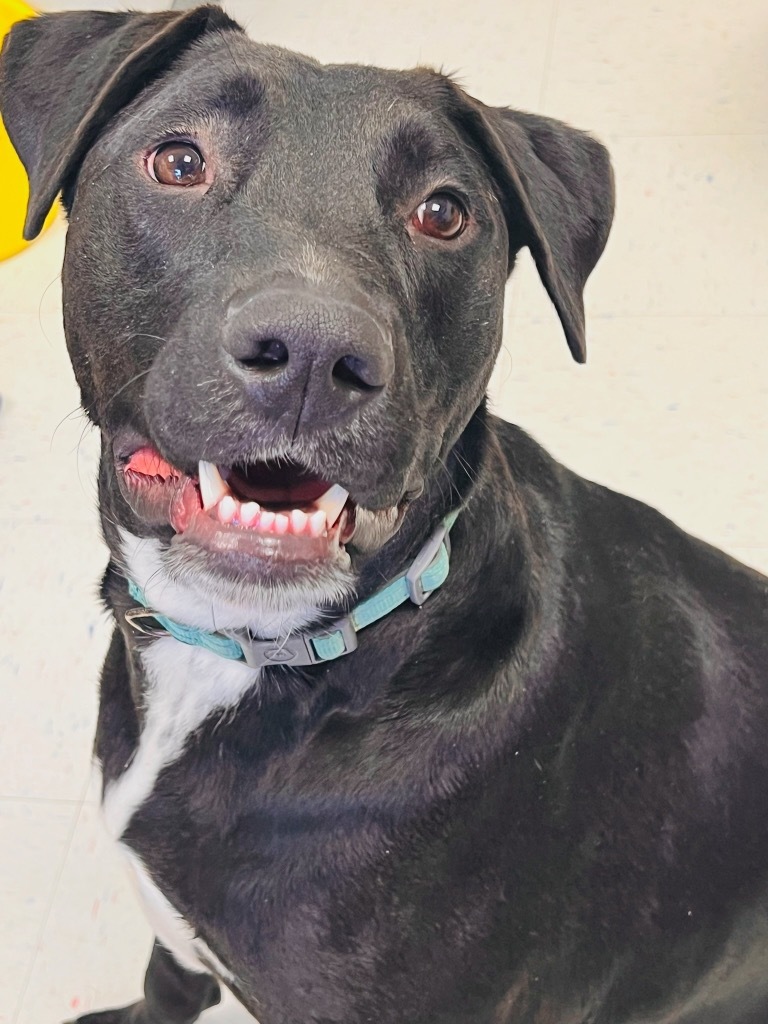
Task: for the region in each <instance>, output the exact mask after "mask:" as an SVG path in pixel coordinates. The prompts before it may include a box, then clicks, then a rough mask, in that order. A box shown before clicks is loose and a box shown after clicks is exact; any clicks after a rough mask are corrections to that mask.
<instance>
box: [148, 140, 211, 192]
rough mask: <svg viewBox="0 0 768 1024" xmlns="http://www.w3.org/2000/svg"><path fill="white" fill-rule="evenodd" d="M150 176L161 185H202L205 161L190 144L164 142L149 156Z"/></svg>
mask: <svg viewBox="0 0 768 1024" xmlns="http://www.w3.org/2000/svg"><path fill="white" fill-rule="evenodd" d="M147 166H148V167H149V171H150V174H151V175H152V177H153V178H154V179H155V181H159V182H160V184H161V185H182V186H184V187H186V186H187V185H202V184H203V183H204V182H205V160H204V159H203V154H202V153H201V152H200V150H199V149H198V148H197V147H196V146H193V145H192V143H190V142H166V143H164V144H163V145H162V146H158V147H157V149H156V150H155V151H154V153H153V154H152V155H151V156H150V158H149V161H148V164H147Z"/></svg>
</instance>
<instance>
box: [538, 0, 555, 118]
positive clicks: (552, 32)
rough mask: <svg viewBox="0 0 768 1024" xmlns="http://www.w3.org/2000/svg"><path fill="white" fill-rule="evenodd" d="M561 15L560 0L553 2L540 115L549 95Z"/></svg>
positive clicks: (542, 83)
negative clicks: (556, 29) (558, 23)
mask: <svg viewBox="0 0 768 1024" xmlns="http://www.w3.org/2000/svg"><path fill="white" fill-rule="evenodd" d="M559 13H560V0H553V3H552V11H551V12H550V15H549V27H548V29H547V43H546V49H545V51H544V67H543V69H542V72H541V87H540V88H539V105H538V110H539V113H542V112H543V110H544V100H545V98H546V95H547V85H548V82H549V69H550V68H551V66H552V51H553V50H554V48H555V26H556V24H557V17H558V14H559Z"/></svg>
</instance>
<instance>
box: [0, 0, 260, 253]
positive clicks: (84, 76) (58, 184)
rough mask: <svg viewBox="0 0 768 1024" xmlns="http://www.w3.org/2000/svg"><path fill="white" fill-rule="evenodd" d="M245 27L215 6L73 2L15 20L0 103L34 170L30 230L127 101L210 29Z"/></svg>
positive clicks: (1, 68)
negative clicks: (143, 8)
mask: <svg viewBox="0 0 768 1024" xmlns="http://www.w3.org/2000/svg"><path fill="white" fill-rule="evenodd" d="M231 30H237V31H242V29H240V26H239V25H238V24H237V23H236V22H234V21H232V19H231V18H228V17H227V15H226V14H224V12H223V11H222V10H221V9H220V8H218V7H213V6H203V7H196V8H194V9H193V10H190V11H164V12H161V13H158V14H133V13H128V12H126V13H105V12H101V11H65V12H63V13H61V14H43V15H41V16H40V17H37V18H28V19H25V20H24V21H20V22H17V23H16V24H15V25H14V26H13V28H12V29H11V31H10V32H9V33H8V35H7V36H6V38H5V41H4V43H3V48H2V52H0V110H1V111H2V115H3V121H4V123H5V127H6V130H7V131H8V135H9V136H10V139H11V142H12V143H13V145H14V147H15V149H16V152H17V153H18V154H19V157H20V159H21V162H22V163H23V164H24V167H25V169H26V172H27V176H28V177H29V205H28V208H27V220H26V223H25V225H24V237H25V238H26V239H27V240H30V239H32V238H34V237H35V236H36V235H38V234H39V233H40V231H41V230H42V227H43V222H44V221H45V217H46V215H47V213H48V211H49V210H50V208H51V206H52V205H53V201H54V199H55V198H56V195H57V193H58V192H59V190H60V189H62V188H65V187H66V185H67V184H68V182H70V181H71V180H72V179H73V177H74V175H76V173H77V170H78V167H79V164H80V162H81V161H82V159H83V157H84V156H85V153H86V152H87V150H88V148H89V147H90V146H91V145H92V144H93V142H94V140H95V138H96V136H97V135H98V134H99V132H100V131H101V130H102V128H104V126H105V125H106V124H107V123H108V121H109V120H110V119H111V118H112V117H114V115H115V114H116V113H117V112H118V110H120V109H121V108H122V107H124V106H126V105H127V104H128V103H130V101H131V100H132V99H133V98H134V97H135V96H136V95H137V94H138V93H139V92H140V91H141V89H142V88H144V87H145V86H146V85H147V84H148V83H149V82H151V81H152V80H153V79H154V78H155V77H156V76H157V75H158V74H160V73H162V72H163V71H164V70H166V69H167V68H168V66H169V65H170V64H171V63H172V62H173V60H174V59H175V58H176V57H178V56H179V55H180V54H181V53H182V52H183V51H184V50H185V49H186V48H187V47H188V46H191V45H192V43H193V42H194V41H195V40H196V39H199V38H200V37H201V36H202V35H204V34H205V33H206V32H210V31H231Z"/></svg>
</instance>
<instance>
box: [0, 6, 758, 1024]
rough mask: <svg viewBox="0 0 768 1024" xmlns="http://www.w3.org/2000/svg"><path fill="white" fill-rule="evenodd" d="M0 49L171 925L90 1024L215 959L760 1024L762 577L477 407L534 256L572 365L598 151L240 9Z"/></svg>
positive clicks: (281, 1022) (186, 1016)
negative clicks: (57, 265)
mask: <svg viewBox="0 0 768 1024" xmlns="http://www.w3.org/2000/svg"><path fill="white" fill-rule="evenodd" d="M2 63H3V66H2V102H3V116H4V118H5V122H6V125H7V127H8V130H9V132H10V134H11V137H12V138H13V140H14V143H15V145H16V147H17V149H18V151H19V154H20V155H21V158H22V160H23V161H24V164H25V166H26V168H27V170H28V172H29V176H30V181H31V200H30V207H29V216H28V221H27V236H28V237H32V236H33V235H35V234H36V233H37V231H39V229H40V226H41V224H42V221H43V218H44V216H45V213H46V211H47V210H48V208H49V206H50V204H51V203H52V202H53V199H54V197H55V195H56V193H57V192H58V191H59V190H61V191H62V194H63V200H64V204H65V206H66V208H67V210H68V211H69V217H70V228H69V235H68V241H67V252H66V259H65V265H64V314H65V325H66V332H67V340H68V345H69V349H70V352H71V356H72V362H73V364H74V368H75V372H76V374H77V378H78V381H79V384H80V387H81V390H82V397H83V403H84V406H85V408H86V409H87V411H88V414H89V415H90V417H91V418H92V420H93V421H94V423H96V424H98V426H99V427H100V428H101V431H102V437H103V450H102V462H101V472H100V481H99V483H100V495H101V509H102V516H103V526H104V533H105V536H106V538H107V541H108V543H109V546H110V549H111V552H112V560H111V562H110V565H109V568H108V570H107V574H106V577H105V581H104V591H103V592H104V597H105V599H106V601H107V602H108V604H109V606H110V607H111V608H112V609H113V611H114V614H115V618H116V621H117V628H116V630H115V633H114V638H113V641H112V645H111V648H110V651H109V654H108V657H107V662H106V665H105V668H104V673H103V677H102V684H101V712H100V719H99V728H98V738H97V744H96V751H97V756H98V759H99V762H100V764H101V767H102V769H103V774H104V804H105V812H106V818H107V821H108V824H109V826H110V827H111V828H112V830H113V831H114V834H115V836H116V838H118V839H119V841H120V843H121V845H122V847H123V849H124V851H125V853H126V857H127V859H128V862H129V864H130V867H131V870H132V871H133V873H134V875H135V878H136V882H137V885H138V887H139V890H140V893H141V895H142V896H143V898H144V900H145V903H146V906H147V910H148V913H149V915H150V917H151V919H152V922H153V924H154V927H155V930H156V934H157V937H158V942H157V944H156V946H155V950H154V952H153V955H152V960H151V963H150V966H149V970H148V974H147V979H146V988H145V999H144V1000H143V1001H142V1002H140V1003H137V1004H136V1005H135V1006H133V1007H131V1008H128V1009H126V1010H121V1011H113V1012H110V1013H106V1014H96V1015H93V1016H90V1017H88V1018H86V1020H88V1021H90V1022H98V1024H186V1022H191V1021H193V1020H194V1019H195V1017H196V1016H197V1015H198V1014H199V1013H200V1011H201V1010H203V1009H204V1008H206V1007H208V1006H210V1005H212V1004H213V1003H215V1002H216V1001H217V999H218V996H219V988H218V982H220V981H221V982H224V983H225V984H226V985H228V986H229V987H230V988H231V989H232V990H233V991H234V992H235V993H236V995H237V996H238V997H239V998H240V999H241V1000H242V1002H243V1003H244V1005H245V1006H246V1007H248V1009H249V1010H250V1011H251V1012H252V1013H253V1014H254V1015H255V1016H256V1017H257V1018H258V1019H259V1021H260V1022H261V1024H289V1022H290V1024H308V1022H310V1021H314V1022H316V1024H362V1022H375V1024H404V1022H413V1024H507V1022H508V1024H513V1022H514V1024H523V1022H526V1024H587V1022H591V1024H600V1022H602V1024H651V1022H653V1024H662V1022H663V1024H757V1022H760V1024H764V1022H765V1020H766V1019H768V959H767V958H768V913H767V912H766V884H767V883H768V785H766V770H767V769H768V740H767V739H766V737H767V736H768V692H767V691H766V685H765V684H766V665H768V640H767V639H766V638H767V637H768V629H767V628H766V627H767V626H768V622H767V621H766V620H767V619H768V614H767V612H768V600H767V598H768V589H767V584H766V580H765V579H763V578H762V577H760V576H759V575H758V574H757V573H754V572H752V571H750V570H749V569H747V568H745V567H743V566H741V565H739V564H737V563H736V562H734V561H733V560H732V559H730V558H728V557H726V556H725V555H722V554H720V553H719V552H717V551H715V550H713V549H712V548H710V547H708V546H707V545H706V544H703V543H700V542H699V541H696V540H693V539H692V538H690V537H687V536H686V535H685V534H683V533H682V532H681V531H679V530H678V529H676V527H675V526H673V525H672V524H671V523H669V522H668V521H667V520H666V519H664V518H663V517H662V516H660V515H659V514H658V513H656V512H654V511H652V510H651V509H649V508H647V507H645V506H644V505H641V504H639V503H638V502H636V501H632V500H630V499H628V498H624V497H621V496H620V495H617V494H614V493H612V492H611V491H608V490H606V489H605V488H603V487H598V486H596V485H594V484H592V483H589V482H587V481H585V480H582V479H580V478H578V477H577V476H575V475H574V474H572V473H570V472H569V471H568V470H566V469H564V468H563V467H562V466H559V465H558V464H557V463H555V462H554V461H553V460H552V459H551V458H549V457H548V456H547V455H546V454H545V453H544V452H543V451H541V449H540V448H538V447H537V446H536V444H534V442H533V441H531V440H530V438H528V437H526V435H525V434H524V433H523V432H522V431H520V430H519V429H517V428H516V427H513V426H511V425H509V424H507V423H503V422H500V421H499V420H496V419H494V418H493V417H491V416H490V415H489V414H488V413H487V412H486V411H485V406H484V398H483V396H484V392H485V388H486V385H487V383H488V378H489V376H490V373H491V368H492V366H493V362H494V358H495V356H496V353H497V351H498V348H499V344H500V339H501V320H502V297H503V292H504V283H505V280H506V277H507V274H508V272H509V270H510V268H511V267H512V264H513V263H514V258H515V254H516V252H517V251H518V250H519V249H520V248H521V247H523V246H528V247H529V248H530V250H531V251H532V253H533V256H534V258H535V260H536V264H537V266H538V268H539V272H540V275H541V278H542V280H543V283H544V285H545V287H546V288H547V291H548V292H549V294H550V296H551V298H552V301H553V302H554V304H555V306H556V307H557V310H558V313H559V315H560V318H561V320H562V323H563V327H564V329H565V333H566V337H567V339H568V344H569V345H570V348H571V351H572V353H573V355H574V356H575V357H576V358H577V359H579V360H583V358H584V323H583V309H582V298H581V293H582V287H583V285H584V282H585V280H586V278H587V276H588V274H589V273H590V271H591V270H592V267H593V266H594V264H595V262H596V260H597V259H598V257H599V255H600V253H601V251H602V248H603V245H604V243H605V240H606V236H607V233H608V229H609V224H610V219H611V211H612V181H611V172H610V167H609V163H608V159H607V156H606V153H605V150H604V149H603V147H602V146H601V145H599V144H598V143H597V142H595V141H594V140H593V139H591V138H589V137H588V136H586V135H583V134H581V133H579V132H577V131H574V130H573V129H571V128H568V127H566V126H565V125H562V124H559V123H557V122H555V121H551V120H548V119H546V118H541V117H535V116H532V115H528V114H521V113H519V112H516V111H511V110H496V109H491V108H488V107H485V106H483V105H482V104H481V103H478V102H477V101H475V100H473V99H471V98H470V97H468V96H467V95H465V94H464V93H463V92H462V91H461V90H460V89H459V88H458V87H457V86H456V85H455V84H453V83H452V82H451V81H450V80H449V79H447V78H445V77H443V76H441V75H438V74H436V73H433V72H430V71H426V70H417V71H412V72H391V71H382V70H377V69H372V68H362V67H348V66H341V67H323V66H320V65H319V64H317V63H315V62H314V61H311V60H308V59H306V58H304V57H300V56H297V55H295V54H292V53H287V52H284V51H282V50H278V49H275V48H273V47H265V46H258V45H256V44H254V43H252V42H250V41H249V40H248V39H247V38H246V36H245V35H244V34H243V33H242V32H241V31H240V30H239V28H238V26H237V25H235V24H234V23H233V22H231V21H230V20H229V19H228V18H227V17H226V16H225V15H224V14H222V13H221V12H220V11H219V10H218V9H216V8H199V9H197V10H194V11H192V12H188V13H186V14H159V15H146V16H144V15H135V14H96V13H75V14H62V15H52V16H48V17H41V18H39V19H35V20H32V21H29V22H24V23H22V24H20V25H19V26H18V27H17V28H15V29H14V30H13V32H12V33H11V35H10V40H9V42H8V44H7V45H6V47H5V49H4V52H3V62H2ZM449 536H450V541H449V539H448V538H449ZM451 547H452V550H450V555H449V549H450V548H451ZM449 557H450V573H449V574H448V560H449ZM425 598H426V603H424V607H423V608H422V609H421V610H419V609H418V608H417V607H416V605H419V604H422V603H423V602H424V601H425ZM358 634H359V636H358ZM358 644H359V647H358V649H357V650H355V649H354V648H355V647H356V645H358Z"/></svg>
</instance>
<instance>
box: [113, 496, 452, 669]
mask: <svg viewBox="0 0 768 1024" xmlns="http://www.w3.org/2000/svg"><path fill="white" fill-rule="evenodd" d="M458 514H459V510H458V509H456V510H455V511H453V512H451V513H450V514H449V515H448V516H446V517H445V519H444V520H443V521H442V523H441V524H440V526H438V528H437V529H436V530H435V531H434V533H433V534H432V536H431V537H430V538H429V540H428V541H427V542H426V544H425V545H424V546H423V547H422V549H421V551H419V553H418V555H417V556H416V558H415V559H414V560H413V562H412V563H411V566H410V568H409V569H408V570H407V571H406V572H404V573H401V574H400V575H399V576H397V577H396V578H395V579H394V580H392V582H391V583H388V584H387V586H386V587H384V589H383V590H379V591H377V593H375V594H373V595H372V596H371V597H369V598H366V600H365V601H362V602H361V603H360V604H359V605H357V607H356V608H354V609H353V610H352V611H351V612H350V613H349V615H345V616H344V617H343V618H341V619H337V620H336V621H335V622H333V623H331V624H330V625H329V626H328V627H327V628H325V629H318V630H314V631H310V632H307V633H299V634H296V635H293V636H289V637H286V638H285V639H280V640H257V639H255V638H254V637H252V636H251V635H250V633H249V632H248V631H247V630H233V631H231V632H221V633H208V632H206V631H205V630H203V629H197V628H196V627H195V626H184V625H182V624H181V623H180V622H176V621H174V620H173V619H169V618H168V617H167V616H165V615H161V614H160V612H156V611H153V610H152V609H151V608H150V607H149V604H148V603H147V599H146V597H145V596H144V592H143V591H142V590H141V588H140V587H138V586H137V585H136V584H135V583H134V582H133V581H132V580H128V590H129V592H130V595H131V597H132V598H133V599H134V601H137V602H138V603H139V604H140V605H141V607H140V608H133V609H131V610H130V611H128V612H127V613H126V616H125V618H126V620H127V621H128V623H129V624H130V625H131V626H133V627H134V629H137V630H138V631H139V632H142V633H150V634H153V635H154V632H155V631H153V630H148V629H146V628H145V627H144V625H143V624H142V622H141V620H142V619H145V618H152V619H154V620H155V622H156V623H157V624H158V625H159V626H160V629H161V630H162V632H164V633H168V634H170V635H171V636H172V637H174V638H175V639H176V640H180V641H181V643H183V644H191V645H192V646H193V647H203V648H204V649H205V650H207V651H212V652H213V653H214V654H218V655H219V656H220V657H222V658H227V659H229V660H230V661H240V662H242V663H243V664H245V665H248V666H249V667H250V668H256V669H258V668H263V667H264V666H265V665H317V664H318V663H320V662H323V661H333V659H334V658H340V657H341V656H342V655H343V654H349V653H350V652H351V651H354V650H355V649H356V647H357V634H358V633H359V631H360V630H361V629H364V628H365V627H366V626H370V625H371V623H373V622H377V621H378V620H379V619H383V618H384V616H385V615H389V613H390V612H391V611H394V610H395V608H398V607H399V606H400V605H401V604H404V603H405V602H406V601H411V602H412V603H413V604H415V605H422V604H424V602H425V601H426V599H427V598H428V597H429V596H430V595H431V594H432V593H434V591H435V590H437V588H438V587H440V586H441V585H442V584H443V583H444V582H445V581H446V579H447V578H448V572H449V569H450V551H451V544H450V538H449V533H450V530H451V527H452V526H453V524H454V523H455V522H456V518H457V516H458Z"/></svg>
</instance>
